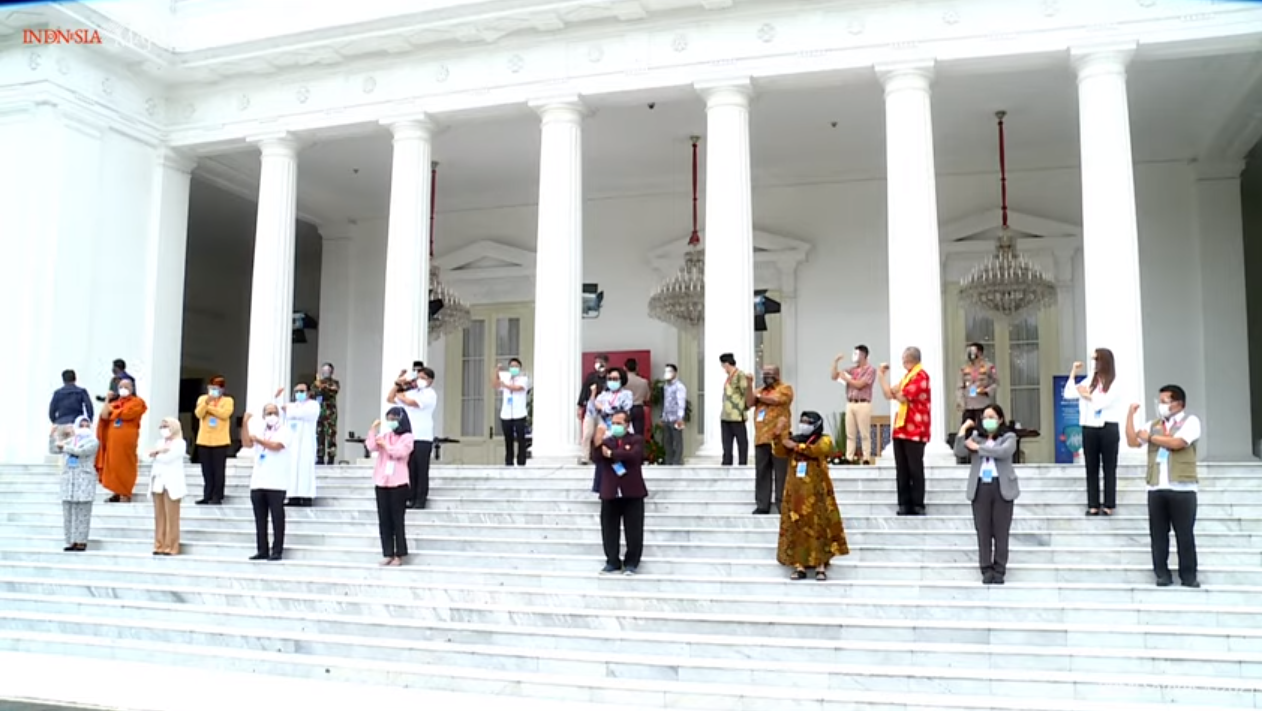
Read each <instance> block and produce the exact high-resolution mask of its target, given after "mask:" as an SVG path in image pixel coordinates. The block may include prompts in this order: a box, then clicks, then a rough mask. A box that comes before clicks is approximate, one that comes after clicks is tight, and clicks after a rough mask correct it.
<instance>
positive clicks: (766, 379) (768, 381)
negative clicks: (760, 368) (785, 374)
mask: <svg viewBox="0 0 1262 711" xmlns="http://www.w3.org/2000/svg"><path fill="white" fill-rule="evenodd" d="M762 384H763V385H766V386H767V387H771V386H773V385H775V384H776V376H774V375H764V376H762Z"/></svg>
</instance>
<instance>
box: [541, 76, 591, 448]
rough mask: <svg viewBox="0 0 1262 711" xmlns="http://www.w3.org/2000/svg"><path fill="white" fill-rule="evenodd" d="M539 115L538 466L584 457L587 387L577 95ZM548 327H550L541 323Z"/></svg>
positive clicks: (579, 104) (558, 101) (580, 115)
mask: <svg viewBox="0 0 1262 711" xmlns="http://www.w3.org/2000/svg"><path fill="white" fill-rule="evenodd" d="M531 107H532V108H534V109H535V110H536V111H538V112H539V116H540V117H541V121H540V126H541V129H540V130H541V134H542V135H541V137H540V142H539V234H538V236H537V238H536V247H535V314H536V315H537V316H538V318H536V323H537V324H539V326H537V327H536V332H537V333H538V334H539V337H537V338H535V355H534V362H533V363H530V364H528V365H527V367H529V368H531V369H532V370H533V372H534V377H535V382H534V418H533V423H534V430H533V437H534V440H533V442H532V444H531V449H532V462H533V463H535V464H557V463H572V462H573V461H574V460H575V459H576V458H577V457H578V454H579V451H578V450H579V448H578V437H579V426H578V418H577V408H576V404H575V400H576V398H575V396H576V395H577V393H578V388H579V386H580V385H581V384H582V380H583V369H582V363H581V362H580V361H581V359H582V352H583V339H582V334H583V331H582V325H583V312H582V291H583V117H584V115H585V114H586V108H585V107H584V106H583V103H582V101H581V100H580V99H579V98H578V97H577V96H574V97H565V98H559V99H554V100H549V101H539V102H531ZM545 323H546V324H547V328H546V329H543V328H541V326H542V325H543V324H545Z"/></svg>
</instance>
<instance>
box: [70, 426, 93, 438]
mask: <svg viewBox="0 0 1262 711" xmlns="http://www.w3.org/2000/svg"><path fill="white" fill-rule="evenodd" d="M74 433H75V436H76V437H87V436H89V435H91V434H92V430H91V429H89V428H87V427H80V428H79V429H77V430H75V431H74Z"/></svg>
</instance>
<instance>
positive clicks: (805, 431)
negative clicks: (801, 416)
mask: <svg viewBox="0 0 1262 711" xmlns="http://www.w3.org/2000/svg"><path fill="white" fill-rule="evenodd" d="M793 432H794V434H797V435H800V436H802V437H809V436H811V435H812V434H814V433H815V425H812V424H810V423H808V422H799V423H798V424H797V427H794V428H793Z"/></svg>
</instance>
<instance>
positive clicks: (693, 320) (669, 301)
mask: <svg viewBox="0 0 1262 711" xmlns="http://www.w3.org/2000/svg"><path fill="white" fill-rule="evenodd" d="M700 142H701V137H700V136H693V137H692V234H691V235H689V237H688V251H687V252H686V253H685V254H684V263H683V266H681V267H680V268H679V271H678V272H676V273H675V275H674V276H672V277H671V278H670V279H667V280H666V281H664V282H662V283H661V285H659V286H658V287H657V289H655V290H654V291H653V295H652V296H650V297H649V317H650V318H653V319H655V320H657V321H661V322H663V323H667V324H670V325H671V326H674V327H675V328H677V329H679V330H681V331H688V332H700V331H701V327H702V325H703V324H704V323H705V250H704V249H702V247H701V233H699V232H698V231H697V144H698V143H700Z"/></svg>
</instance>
